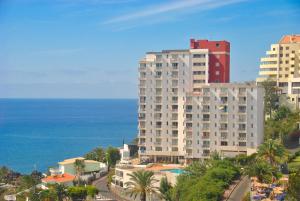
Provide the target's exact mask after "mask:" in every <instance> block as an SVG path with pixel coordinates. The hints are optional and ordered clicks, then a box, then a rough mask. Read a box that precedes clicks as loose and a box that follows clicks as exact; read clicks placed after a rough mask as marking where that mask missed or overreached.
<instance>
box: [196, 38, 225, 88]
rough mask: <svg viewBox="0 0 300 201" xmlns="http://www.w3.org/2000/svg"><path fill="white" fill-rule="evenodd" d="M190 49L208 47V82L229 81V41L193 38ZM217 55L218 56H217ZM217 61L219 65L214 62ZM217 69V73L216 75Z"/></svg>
mask: <svg viewBox="0 0 300 201" xmlns="http://www.w3.org/2000/svg"><path fill="white" fill-rule="evenodd" d="M190 48H191V49H208V50H209V61H208V62H209V64H208V68H209V69H208V73H209V75H208V82H209V83H213V82H220V83H228V82H230V43H229V42H227V41H208V40H195V39H191V41H190ZM217 55H218V56H217ZM217 63H219V67H217V66H216V64H217ZM216 71H219V75H216Z"/></svg>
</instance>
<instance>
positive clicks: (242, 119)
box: [238, 118, 246, 122]
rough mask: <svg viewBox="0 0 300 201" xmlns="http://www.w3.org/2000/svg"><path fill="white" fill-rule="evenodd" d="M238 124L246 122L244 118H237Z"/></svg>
mask: <svg viewBox="0 0 300 201" xmlns="http://www.w3.org/2000/svg"><path fill="white" fill-rule="evenodd" d="M238 121H239V122H246V118H239V120H238Z"/></svg>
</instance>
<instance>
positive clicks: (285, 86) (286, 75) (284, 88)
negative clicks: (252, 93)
mask: <svg viewBox="0 0 300 201" xmlns="http://www.w3.org/2000/svg"><path fill="white" fill-rule="evenodd" d="M266 79H270V80H273V81H275V82H276V84H277V86H278V87H279V88H280V89H281V93H282V94H286V95H287V96H288V98H289V101H290V102H291V103H293V104H294V105H297V104H299V100H298V99H299V98H298V97H299V93H300V35H285V36H283V37H282V38H281V40H280V41H279V42H278V43H277V44H272V45H271V49H270V50H269V51H267V52H266V56H265V57H263V58H261V64H260V70H259V77H258V78H257V79H256V81H257V82H262V81H264V80H266Z"/></svg>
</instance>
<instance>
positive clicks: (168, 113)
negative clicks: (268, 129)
mask: <svg viewBox="0 0 300 201" xmlns="http://www.w3.org/2000/svg"><path fill="white" fill-rule="evenodd" d="M208 54H209V53H208V51H207V50H206V49H190V50H164V51H162V52H149V53H147V54H146V56H145V58H143V59H142V60H141V61H140V67H139V128H138V129H139V155H140V157H141V158H145V159H150V160H151V161H155V162H159V161H168V162H171V163H172V162H183V161H184V160H186V159H200V158H205V157H208V156H209V154H210V153H211V152H212V151H215V150H216V151H220V152H222V153H224V155H229V156H231V155H235V154H238V153H252V152H253V151H255V149H256V147H257V146H258V145H259V144H260V143H261V142H262V138H263V100H262V97H263V90H262V89H261V88H260V87H257V86H256V84H255V83H252V84H246V83H239V84H235V83H232V84H228V83H218V84H217V83H215V84H208V77H209V76H208V73H209V72H208V69H209V68H208V66H209V64H208V63H209V61H208ZM225 100H226V103H225V102H224V101H225ZM225 108H226V109H225Z"/></svg>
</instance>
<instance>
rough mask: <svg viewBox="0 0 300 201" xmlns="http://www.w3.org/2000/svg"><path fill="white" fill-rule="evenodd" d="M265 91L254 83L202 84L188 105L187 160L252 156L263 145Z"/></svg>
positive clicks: (186, 106) (190, 98) (190, 94)
mask: <svg viewBox="0 0 300 201" xmlns="http://www.w3.org/2000/svg"><path fill="white" fill-rule="evenodd" d="M263 95H264V94H263V89H262V88H261V87H257V86H256V85H255V83H223V84H206V85H203V86H202V88H201V91H200V92H198V93H195V92H194V93H189V94H188V96H187V97H186V102H185V121H184V123H185V131H184V133H183V135H184V136H185V139H184V141H183V144H184V146H185V149H184V151H185V158H186V159H197V158H206V157H209V155H210V154H211V152H213V151H217V152H219V153H221V154H222V155H224V156H228V157H230V156H235V155H237V154H240V153H244V154H251V153H253V152H255V151H256V148H257V146H258V145H259V144H261V143H262V142H263V127H264V126H263V122H264V114H263Z"/></svg>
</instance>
